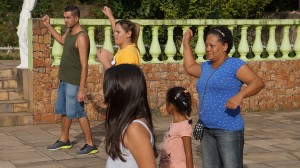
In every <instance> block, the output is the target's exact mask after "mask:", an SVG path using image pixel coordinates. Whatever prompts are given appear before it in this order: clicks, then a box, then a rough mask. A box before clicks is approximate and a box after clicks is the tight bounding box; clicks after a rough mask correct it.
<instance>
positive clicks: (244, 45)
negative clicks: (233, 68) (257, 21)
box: [238, 25, 249, 60]
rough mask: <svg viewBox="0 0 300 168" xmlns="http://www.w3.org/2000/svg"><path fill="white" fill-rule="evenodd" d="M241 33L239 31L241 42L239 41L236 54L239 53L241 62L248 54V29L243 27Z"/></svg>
mask: <svg viewBox="0 0 300 168" xmlns="http://www.w3.org/2000/svg"><path fill="white" fill-rule="evenodd" d="M241 29H242V31H241V34H242V36H241V41H240V44H239V47H238V52H239V53H240V55H241V59H242V60H246V59H247V58H246V55H247V53H248V52H249V45H248V41H247V29H248V26H246V25H244V26H242V28H241Z"/></svg>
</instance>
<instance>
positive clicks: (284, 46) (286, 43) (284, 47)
mask: <svg viewBox="0 0 300 168" xmlns="http://www.w3.org/2000/svg"><path fill="white" fill-rule="evenodd" d="M289 31H290V26H284V27H283V37H282V42H281V45H280V51H281V53H282V57H281V59H289V58H290V57H289V53H290V51H291V50H292V47H291V43H290V39H289V33H290V32H289Z"/></svg>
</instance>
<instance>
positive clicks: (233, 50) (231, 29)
mask: <svg viewBox="0 0 300 168" xmlns="http://www.w3.org/2000/svg"><path fill="white" fill-rule="evenodd" d="M234 27H235V26H228V29H229V30H230V31H231V33H232V37H233V29H234ZM234 52H235V46H234V43H233V41H232V48H231V50H230V52H229V56H231V57H232V56H233V54H234Z"/></svg>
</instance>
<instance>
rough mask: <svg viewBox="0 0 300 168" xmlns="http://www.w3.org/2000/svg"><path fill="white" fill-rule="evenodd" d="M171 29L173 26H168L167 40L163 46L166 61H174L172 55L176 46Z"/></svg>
mask: <svg viewBox="0 0 300 168" xmlns="http://www.w3.org/2000/svg"><path fill="white" fill-rule="evenodd" d="M173 30H174V26H169V27H168V41H167V44H166V48H165V54H166V55H167V57H168V58H167V60H165V61H168V62H175V60H174V55H175V54H176V46H175V43H174V40H173Z"/></svg>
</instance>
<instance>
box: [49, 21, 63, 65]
mask: <svg viewBox="0 0 300 168" xmlns="http://www.w3.org/2000/svg"><path fill="white" fill-rule="evenodd" d="M54 29H55V30H56V31H57V32H58V33H61V26H55V27H54ZM51 53H52V57H53V59H54V61H53V62H52V65H60V60H61V56H62V53H63V46H62V45H61V44H60V43H59V42H57V41H56V40H54V42H53V47H52V51H51Z"/></svg>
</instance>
